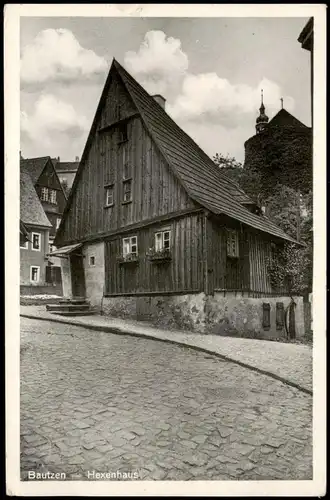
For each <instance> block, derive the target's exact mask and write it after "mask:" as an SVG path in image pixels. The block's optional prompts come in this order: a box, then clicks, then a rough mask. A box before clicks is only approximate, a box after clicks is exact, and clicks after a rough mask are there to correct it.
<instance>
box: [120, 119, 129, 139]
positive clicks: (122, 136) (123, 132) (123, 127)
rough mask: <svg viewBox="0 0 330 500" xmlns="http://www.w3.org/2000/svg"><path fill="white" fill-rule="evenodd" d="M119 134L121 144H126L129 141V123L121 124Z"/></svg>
mask: <svg viewBox="0 0 330 500" xmlns="http://www.w3.org/2000/svg"><path fill="white" fill-rule="evenodd" d="M118 132H119V142H126V141H127V140H128V136H127V123H121V124H120V125H119V127H118Z"/></svg>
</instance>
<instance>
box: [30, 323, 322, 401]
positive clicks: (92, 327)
mask: <svg viewBox="0 0 330 500" xmlns="http://www.w3.org/2000/svg"><path fill="white" fill-rule="evenodd" d="M20 316H21V317H22V318H28V319H37V320H40V321H49V322H52V323H62V324H64V325H72V326H78V327H81V328H85V329H88V330H94V331H96V332H106V333H113V334H115V335H129V336H131V337H138V338H143V339H152V340H158V341H159V342H165V343H167V344H174V345H177V346H181V347H188V348H189V349H194V350H195V351H199V352H204V353H206V354H211V355H212V356H215V357H217V358H220V359H222V360H225V361H230V362H231V363H234V364H236V365H239V366H242V367H243V368H247V369H249V370H252V371H254V372H257V373H261V374H262V375H267V376H268V377H271V378H273V379H274V380H278V381H279V382H282V383H283V384H286V385H289V386H290V387H293V388H295V389H298V390H299V391H301V392H303V393H305V394H308V395H309V396H313V391H312V390H310V389H307V388H306V387H304V386H301V385H299V384H297V383H296V382H292V381H291V380H288V379H286V378H283V377H281V376H280V375H276V374H275V373H272V372H269V371H267V370H263V369H261V368H257V367H256V366H253V365H250V364H248V363H243V361H238V360H236V359H233V358H231V357H230V356H227V355H226V354H220V353H218V352H214V351H211V350H210V349H206V348H205V347H200V346H197V345H193V344H188V343H186V342H180V341H179V340H172V339H167V338H161V337H154V336H153V335H147V334H145V333H138V332H134V331H131V330H123V329H122V328H116V327H111V326H99V325H87V324H83V323H74V322H73V321H68V320H62V319H57V318H43V317H41V316H34V315H32V314H20Z"/></svg>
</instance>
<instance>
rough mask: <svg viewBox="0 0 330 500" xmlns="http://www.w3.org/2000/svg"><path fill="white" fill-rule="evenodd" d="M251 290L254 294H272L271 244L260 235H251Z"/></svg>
mask: <svg viewBox="0 0 330 500" xmlns="http://www.w3.org/2000/svg"><path fill="white" fill-rule="evenodd" d="M249 249H250V250H249V254H250V289H251V290H253V291H254V292H263V293H267V294H269V293H272V292H273V290H272V286H271V283H270V278H269V275H268V273H267V260H268V259H269V258H270V257H271V242H270V241H269V240H266V239H261V238H260V236H259V235H257V234H253V233H250V234H249Z"/></svg>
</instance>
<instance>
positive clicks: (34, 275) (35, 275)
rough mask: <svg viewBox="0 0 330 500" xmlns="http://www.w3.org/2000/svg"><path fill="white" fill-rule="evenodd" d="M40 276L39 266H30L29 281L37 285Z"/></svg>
mask: <svg viewBox="0 0 330 500" xmlns="http://www.w3.org/2000/svg"><path fill="white" fill-rule="evenodd" d="M39 276H40V267H39V266H31V267H30V280H31V281H32V283H38V281H39Z"/></svg>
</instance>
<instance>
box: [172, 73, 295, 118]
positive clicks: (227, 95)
mask: <svg viewBox="0 0 330 500" xmlns="http://www.w3.org/2000/svg"><path fill="white" fill-rule="evenodd" d="M261 89H263V91H264V102H265V105H266V112H268V113H269V112H270V113H271V112H272V111H274V110H276V111H278V110H279V107H280V98H281V96H282V94H281V89H280V87H279V85H278V84H277V83H275V82H272V81H270V80H268V79H267V78H263V80H262V81H260V83H259V84H258V85H257V86H256V87H251V86H249V85H245V84H233V83H231V82H230V81H229V80H227V79H225V78H221V77H220V76H218V75H217V74H216V73H200V74H197V75H192V74H186V76H185V78H184V80H183V84H182V90H181V93H180V94H179V95H178V96H177V97H176V99H175V101H174V102H173V103H172V104H171V105H168V108H167V110H168V112H169V114H171V116H172V117H173V118H174V119H178V118H179V119H180V121H199V122H201V121H205V120H208V121H212V122H213V121H214V122H216V123H222V124H227V126H229V127H232V126H237V125H238V124H239V123H240V122H241V121H242V120H243V121H245V120H246V118H247V116H246V115H248V119H249V120H251V115H252V114H253V113H256V112H257V110H258V108H259V107H260V96H261ZM284 101H285V107H286V109H287V110H288V111H291V110H292V109H293V107H294V100H293V99H292V98H291V97H286V98H284ZM244 115H245V116H244Z"/></svg>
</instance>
